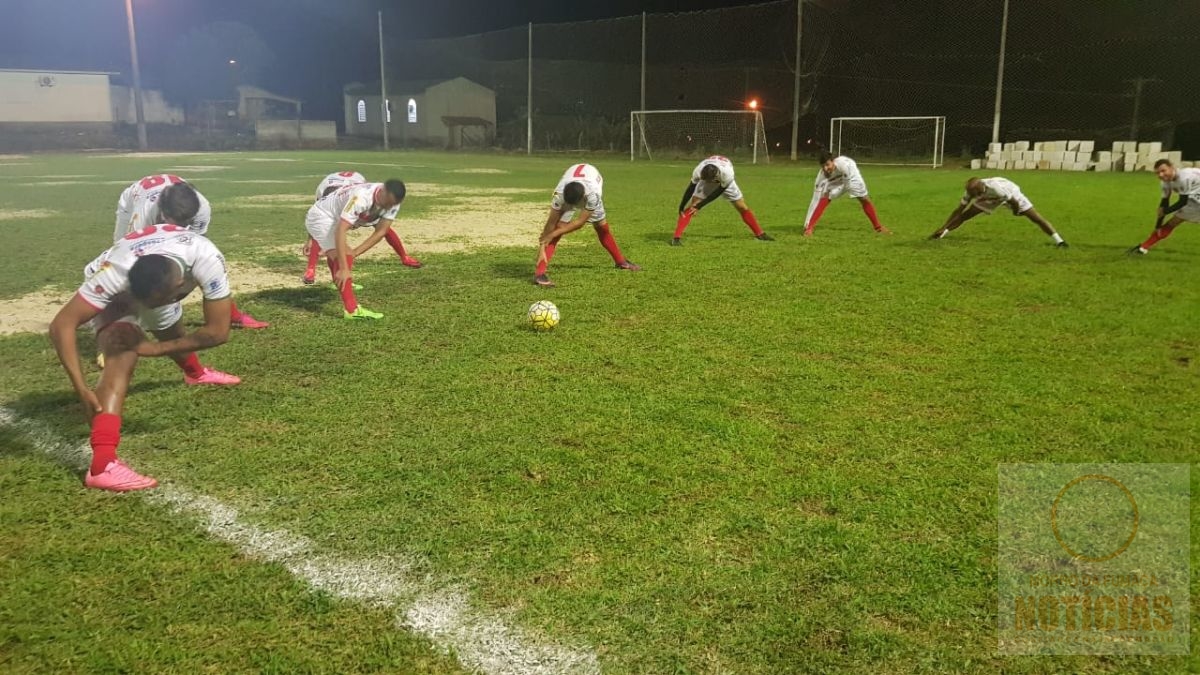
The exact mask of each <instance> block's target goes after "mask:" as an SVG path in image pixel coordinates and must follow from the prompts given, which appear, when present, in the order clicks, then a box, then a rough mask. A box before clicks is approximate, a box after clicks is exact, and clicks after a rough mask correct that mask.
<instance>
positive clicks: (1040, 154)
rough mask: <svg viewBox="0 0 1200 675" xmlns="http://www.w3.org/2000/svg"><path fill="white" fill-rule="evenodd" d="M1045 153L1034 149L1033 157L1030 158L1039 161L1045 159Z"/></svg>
mask: <svg viewBox="0 0 1200 675" xmlns="http://www.w3.org/2000/svg"><path fill="white" fill-rule="evenodd" d="M1045 154H1046V153H1044V152H1042V151H1041V150H1034V151H1033V157H1031V158H1030V159H1032V160H1033V161H1035V162H1040V161H1042V160H1043V159H1045Z"/></svg>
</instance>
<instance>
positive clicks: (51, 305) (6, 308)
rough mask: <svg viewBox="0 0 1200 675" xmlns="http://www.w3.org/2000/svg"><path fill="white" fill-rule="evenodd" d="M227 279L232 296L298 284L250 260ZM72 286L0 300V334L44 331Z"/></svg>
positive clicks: (194, 299) (192, 299) (195, 296)
mask: <svg viewBox="0 0 1200 675" xmlns="http://www.w3.org/2000/svg"><path fill="white" fill-rule="evenodd" d="M228 265H229V282H230V285H231V286H232V287H233V293H234V296H235V297H240V296H244V295H248V294H251V293H256V292H258V291H263V290H267V289H270V288H285V287H291V286H296V285H297V283H298V282H297V280H296V277H293V276H291V275H286V274H280V273H278V272H273V271H271V270H269V269H266V268H264V267H260V266H258V265H255V264H253V263H245V262H237V261H230V262H228ZM74 293H75V289H74V288H70V289H63V288H56V287H54V286H47V287H44V288H40V289H38V290H36V291H33V292H32V293H26V294H25V295H22V296H21V297H19V298H12V299H9V300H0V335H12V334H14V333H45V332H46V331H47V330H48V329H49V327H50V320H51V319H53V318H54V315H55V314H57V313H58V310H59V309H60V308H61V307H62V306H63V305H64V304H66V303H67V301H69V300H70V299H71V296H72V295H74ZM201 298H202V296H201V294H200V293H195V292H193V293H191V294H189V295H188V297H187V298H185V299H184V301H183V304H185V305H192V304H195V303H198V302H200V300H201Z"/></svg>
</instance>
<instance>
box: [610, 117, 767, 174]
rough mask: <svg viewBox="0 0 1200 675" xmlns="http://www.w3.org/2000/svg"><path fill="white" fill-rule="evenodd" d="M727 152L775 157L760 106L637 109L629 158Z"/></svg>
mask: <svg viewBox="0 0 1200 675" xmlns="http://www.w3.org/2000/svg"><path fill="white" fill-rule="evenodd" d="M711 155H724V156H726V157H729V158H731V159H734V158H738V159H742V160H748V161H749V162H750V163H752V164H757V163H759V162H763V163H767V162H770V161H771V157H770V154H769V153H768V152H767V132H766V128H765V127H764V126H763V117H762V111H760V110H633V111H631V112H630V113H629V160H630V161H634V160H637V159H638V158H645V159H651V160H653V159H655V158H658V159H697V160H699V159H703V158H705V157H709V156H711Z"/></svg>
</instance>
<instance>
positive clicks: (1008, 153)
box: [1000, 148, 1013, 162]
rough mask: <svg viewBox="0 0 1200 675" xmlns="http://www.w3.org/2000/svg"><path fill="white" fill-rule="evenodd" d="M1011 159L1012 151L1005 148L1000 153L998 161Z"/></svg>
mask: <svg viewBox="0 0 1200 675" xmlns="http://www.w3.org/2000/svg"><path fill="white" fill-rule="evenodd" d="M1012 160H1013V151H1012V150H1010V149H1008V148H1005V149H1004V152H1002V153H1000V161H1002V162H1011V161H1012Z"/></svg>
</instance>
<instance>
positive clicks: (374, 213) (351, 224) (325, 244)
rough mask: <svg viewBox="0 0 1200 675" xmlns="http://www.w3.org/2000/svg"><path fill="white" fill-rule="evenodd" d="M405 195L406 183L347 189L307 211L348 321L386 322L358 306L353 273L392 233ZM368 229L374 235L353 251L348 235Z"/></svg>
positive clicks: (310, 229) (309, 226) (393, 181)
mask: <svg viewBox="0 0 1200 675" xmlns="http://www.w3.org/2000/svg"><path fill="white" fill-rule="evenodd" d="M404 195H405V188H404V183H403V182H401V181H399V180H396V179H395V178H392V179H390V180H388V181H387V182H385V183H362V184H359V185H344V186H342V187H340V188H338V189H336V190H334V191H333V192H331V193H329V194H328V195H326V196H324V197H322V198H321V199H319V200H317V203H316V204H313V205H312V207H311V208H310V209H309V210H308V216H307V218H306V219H305V222H304V226H305V228H307V229H308V234H309V236H311V237H312V238H313V241H315V242H316V244H317V246H319V247H321V250H322V251H324V252H325V256H326V260H327V262H328V263H329V271H330V273H331V274H332V275H333V283H334V284H335V285H336V286H337V287H338V291H339V292H340V293H341V295H342V307H343V311H342V317H343V318H345V319H382V318H383V315H382V314H380V313H379V312H372V311H371V310H369V309H367V308H366V307H363V306H362V305H360V304H358V298H356V297H355V296H354V282H353V280H352V279H351V276H352V275H351V270H352V267H353V265H354V259H355V258H357V257H359V256H361V255H362V254H364V253H366V252H367V251H369V250H371V247H373V246H375V244H377V243H379V240H380V239H383V238H384V236H386V235H387V233H388V232H390V231H391V229H392V221H393V220H395V219H396V214H397V213H398V212H399V211H400V203H401V202H403V201H404ZM368 226H370V227H374V228H375V231H374V232H372V233H371V235H370V236H369V237H367V238H366V239H365V240H363V242H362V243H361V244H359V245H358V246H357V247H356V248H355V249H354V250H351V249H350V245H349V244H348V243H347V242H346V233H347V232H349V231H350V230H352V229H357V228H360V227H368Z"/></svg>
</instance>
